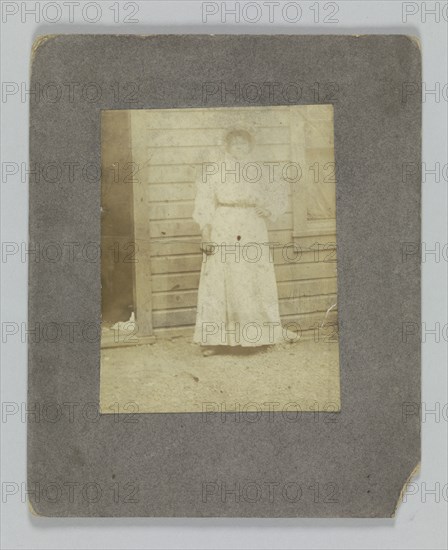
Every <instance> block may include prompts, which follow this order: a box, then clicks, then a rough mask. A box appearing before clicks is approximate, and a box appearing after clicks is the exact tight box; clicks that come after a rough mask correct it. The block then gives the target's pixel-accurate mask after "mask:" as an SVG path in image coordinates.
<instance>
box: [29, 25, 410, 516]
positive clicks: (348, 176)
mask: <svg viewBox="0 0 448 550" xmlns="http://www.w3.org/2000/svg"><path fill="white" fill-rule="evenodd" d="M420 59H421V55H420V49H419V45H418V43H417V41H416V40H415V39H413V38H410V37H406V36H399V35H390V36H379V35H377V36H373V35H370V36H287V35H282V36H227V35H221V36H219V35H218V36H205V35H184V36H173V35H169V36H124V35H122V36H112V35H102V36H90V35H57V36H46V37H41V38H40V39H38V40H37V41H36V43H35V45H34V48H33V61H32V76H31V89H33V90H39V93H38V94H37V96H36V97H33V98H32V100H31V112H30V163H31V166H36V165H37V166H41V167H49V166H50V165H49V164H47V163H56V166H58V167H59V168H58V169H60V167H63V166H65V165H66V163H73V164H74V166H75V167H74V168H73V169H72V171H71V173H70V174H69V173H68V172H67V175H66V176H64V177H59V178H55V179H54V178H52V177H49V176H48V174H49V173H50V172H51V171H50V172H47V177H44V178H42V177H37V176H36V175H34V176H32V177H31V181H30V245H31V246H38V247H39V248H38V250H40V253H38V254H34V255H33V256H31V257H30V258H31V260H30V271H29V277H30V278H29V325H30V328H31V327H38V331H37V332H38V334H40V332H39V327H40V328H41V329H42V331H44V330H45V331H46V333H45V334H46V335H44V336H42V337H39V336H37V337H34V338H30V342H29V373H28V376H29V396H28V399H29V406H30V407H34V408H35V409H36V410H38V411H40V415H34V416H30V418H29V425H28V490H29V491H31V494H30V497H29V498H30V505H31V509H32V510H33V511H34V512H35V513H36V514H38V515H45V516H197V517H204V516H222V517H225V516H241V517H391V516H393V514H394V511H395V509H396V505H397V502H398V500H399V495H400V492H401V491H402V489H403V487H404V485H405V484H406V481H407V480H408V478H409V477H410V476H411V474H412V472H413V471H414V470H415V469H416V467H417V466H418V464H419V461H420V421H419V415H418V412H416V411H417V409H418V403H419V402H420V338H419V330H418V328H415V327H418V326H419V325H420V255H419V253H418V252H415V251H416V250H418V243H420V174H419V170H418V166H419V164H420V160H421V101H420V98H419V97H418V94H416V93H404V90H413V91H415V89H416V87H417V86H418V83H419V82H421V62H420ZM207 82H209V83H210V82H214V83H216V82H219V83H224V84H225V85H226V86H227V89H232V88H235V84H240V85H241V86H243V85H245V84H246V83H256V84H258V85H259V86H260V85H262V84H263V83H279V86H280V88H278V87H277V89H280V90H282V89H284V87H285V85H287V84H288V83H295V84H297V85H299V86H300V87H301V89H302V95H301V97H300V99H298V100H297V101H296V103H297V104H313V103H333V104H334V114H335V155H336V165H337V234H338V308H339V318H340V367H341V392H342V393H341V400H342V412H341V413H340V414H338V415H336V416H337V419H336V422H327V421H326V420H328V419H329V418H327V417H326V415H325V414H320V415H319V416H316V415H314V414H313V413H306V414H305V413H304V414H302V415H301V417H300V419H299V421H296V422H288V421H285V420H284V418H283V419H282V417H281V415H280V416H279V414H280V413H275V414H274V415H272V414H271V413H264V414H263V416H262V417H261V419H260V420H259V421H258V422H247V421H241V422H232V421H231V419H228V420H227V421H226V422H222V421H221V418H220V416H219V415H216V418H214V417H211V418H209V419H208V422H204V418H203V417H202V415H201V414H139V415H136V416H135V417H134V418H131V417H129V416H127V415H123V416H122V415H105V416H101V417H100V418H99V419H96V414H95V411H96V407H97V404H98V400H99V372H100V370H99V369H100V353H99V352H100V343H99V340H98V338H90V341H89V338H86V337H85V334H84V337H83V336H82V335H81V334H80V332H79V330H73V331H71V332H70V333H67V334H68V335H66V336H65V337H64V336H63V335H64V334H66V333H61V334H62V336H61V335H60V336H59V337H57V336H56V337H55V336H49V334H53V335H54V333H52V332H51V330H50V329H49V327H54V326H58V327H59V328H60V327H63V328H64V329H65V327H67V326H69V324H70V323H71V324H72V326H75V327H76V326H78V327H79V326H81V327H88V326H90V327H92V326H93V327H95V325H97V326H99V325H100V317H101V314H100V296H101V286H100V262H99V261H91V262H89V261H85V259H83V258H82V257H81V251H82V249H83V245H85V243H97V245H98V247H99V245H100V178H99V177H97V178H94V179H93V181H92V177H90V178H86V177H85V174H83V172H82V170H79V169H76V167H85V166H87V165H95V166H97V167H98V166H100V111H101V110H102V109H130V108H131V109H151V108H157V109H167V108H174V107H175V108H182V107H204V106H210V107H223V106H233V107H234V106H238V105H240V106H248V103H247V99H246V98H244V97H240V98H238V97H235V94H231V93H230V94H224V96H223V95H222V94H221V93H219V94H214V95H209V96H208V97H207V102H206V103H205V99H204V96H203V85H204V83H207ZM92 83H93V85H92ZM127 83H132V86H137V88H135V87H131V88H126V85H127ZM329 83H330V84H331V86H330V87H328V84H329ZM316 86H319V93H318V94H316V89H317V88H316ZM134 89H138V93H137V94H130V91H133V90H134ZM268 89H269V86H268ZM291 89H292V88H291ZM329 90H331V95H329V94H328V91H329ZM335 90H336V93H334V91H335ZM99 94H100V95H99ZM327 96H328V97H327ZM51 98H52V100H50V99H51ZM89 98H90V99H89ZM135 98H136V99H137V100H136V101H132V102H131V101H130V99H135ZM285 103H287V102H286V101H285V98H284V96H283V95H282V94H281V93H279V94H275V93H272V94H263V95H262V96H261V97H260V98H259V100H258V101H254V102H252V103H251V104H252V105H255V104H258V105H281V104H285ZM55 242H56V243H59V244H61V243H80V246H77V247H75V249H74V250H75V253H74V255H71V254H64V256H63V257H62V259H59V260H58V261H49V260H48V258H49V257H50V256H51V248H46V247H47V245H49V243H55ZM405 243H408V244H405ZM409 243H412V244H409ZM404 247H405V249H406V250H407V251H409V250H412V251H414V252H413V253H410V254H406V255H405V256H404V255H403V250H404ZM67 249H68V246H66V247H65V250H67ZM43 251H46V256H45V259H44V260H42V254H43ZM53 252H54V250H53ZM33 258H34V260H36V261H34V260H33ZM39 258H40V261H37V260H38V259H39ZM54 323H57V325H54ZM76 324H77V325H76ZM404 327H405V328H404ZM409 327H414V328H413V329H412V330H408V329H409ZM61 330H62V329H61ZM69 336H70V337H69ZM36 407H37V408H36ZM404 411H407V413H406V414H404ZM410 411H412V414H411V413H410ZM408 413H409V414H408ZM334 416H335V415H333V416H332V418H333V419H334ZM95 419H96V421H95ZM135 419H136V420H137V421H136V422H131V421H130V420H135ZM33 490H34V492H33Z"/></svg>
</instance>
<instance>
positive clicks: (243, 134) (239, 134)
mask: <svg viewBox="0 0 448 550" xmlns="http://www.w3.org/2000/svg"><path fill="white" fill-rule="evenodd" d="M237 138H241V139H244V140H245V141H246V142H247V143H248V144H249V145H250V148H251V149H252V147H253V146H254V138H253V137H252V134H251V133H250V132H248V131H247V130H243V129H237V130H230V132H228V134H227V135H226V138H225V142H226V148H227V149H228V148H229V147H230V145H231V143H232V141H233V140H234V139H237Z"/></svg>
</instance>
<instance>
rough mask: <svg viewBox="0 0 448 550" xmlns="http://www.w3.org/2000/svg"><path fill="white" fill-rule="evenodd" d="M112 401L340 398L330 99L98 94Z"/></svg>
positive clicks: (104, 377) (324, 405) (105, 360)
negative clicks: (199, 102) (126, 102)
mask: <svg viewBox="0 0 448 550" xmlns="http://www.w3.org/2000/svg"><path fill="white" fill-rule="evenodd" d="M101 136H102V137H101V150H102V153H101V154H102V182H101V184H102V192H101V199H102V205H101V212H102V217H101V231H102V237H101V239H102V240H101V243H102V264H101V284H102V336H101V380H100V392H101V398H100V401H101V403H100V405H101V412H102V413H103V414H108V413H114V412H117V410H121V411H123V412H124V409H123V408H125V410H127V411H128V412H129V410H133V411H134V412H140V413H149V412H204V411H212V412H218V411H221V410H222V409H224V410H227V409H232V408H233V409H234V408H235V407H236V408H241V409H243V410H244V409H245V408H246V409H247V410H254V411H255V412H256V411H265V410H271V411H272V410H275V407H276V406H277V407H279V408H280V409H281V410H283V409H284V408H285V407H287V408H288V407H289V408H290V409H291V410H292V411H296V412H297V411H325V412H337V411H339V410H340V394H339V346H338V318H337V263H336V244H337V233H336V194H335V189H336V169H335V162H334V137H333V136H334V130H333V106H332V105H301V106H276V107H271V106H266V107H238V108H200V109H152V110H149V109H147V110H128V111H127V110H104V111H102V116H101Z"/></svg>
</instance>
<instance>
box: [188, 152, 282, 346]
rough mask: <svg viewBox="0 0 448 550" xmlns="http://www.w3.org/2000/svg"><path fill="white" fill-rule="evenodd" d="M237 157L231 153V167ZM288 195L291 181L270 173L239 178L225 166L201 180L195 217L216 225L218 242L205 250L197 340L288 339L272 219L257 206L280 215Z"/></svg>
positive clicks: (252, 343)
mask: <svg viewBox="0 0 448 550" xmlns="http://www.w3.org/2000/svg"><path fill="white" fill-rule="evenodd" d="M231 162H232V161H231V159H229V158H226V159H225V166H226V168H227V169H228V170H230V169H231V168H232V166H231ZM233 162H234V163H235V166H236V169H238V167H237V161H235V160H233ZM223 180H224V181H223ZM287 201H288V191H287V184H285V182H270V181H269V178H268V177H265V176H263V177H262V178H260V180H259V181H257V182H249V181H244V179H241V180H240V181H239V182H236V181H235V178H232V177H225V178H223V177H222V173H221V170H220V171H219V173H218V174H216V175H215V176H214V177H209V178H208V180H207V182H206V183H204V182H203V181H202V179H201V180H199V181H198V183H197V192H196V200H195V208H194V213H193V218H194V220H195V221H196V222H197V223H198V224H199V226H200V228H201V230H203V229H204V227H205V226H206V225H207V224H209V225H210V226H211V242H212V243H214V247H213V254H211V255H205V254H204V255H203V263H202V269H201V278H200V284H199V291H198V304H197V316H196V327H195V332H194V342H196V343H199V344H202V345H211V346H217V345H227V346H252V347H253V346H262V345H269V344H274V343H276V342H280V341H282V328H281V323H280V314H279V306H278V293H277V283H276V279H275V273H274V264H273V258H272V250H271V249H270V243H269V238H268V230H267V226H266V220H265V218H263V217H260V216H259V215H258V214H257V213H256V210H255V209H256V207H261V208H265V209H267V210H268V211H269V213H270V216H269V219H270V220H271V221H275V220H276V219H277V218H278V217H279V216H281V215H282V214H283V213H284V212H285V211H286V210H287Z"/></svg>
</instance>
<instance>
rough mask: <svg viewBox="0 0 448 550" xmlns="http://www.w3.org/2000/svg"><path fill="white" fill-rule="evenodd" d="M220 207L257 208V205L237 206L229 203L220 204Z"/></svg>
mask: <svg viewBox="0 0 448 550" xmlns="http://www.w3.org/2000/svg"><path fill="white" fill-rule="evenodd" d="M218 206H230V207H233V208H255V207H256V206H257V205H256V204H235V203H228V202H218Z"/></svg>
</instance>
